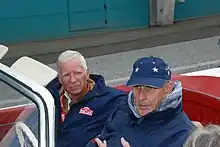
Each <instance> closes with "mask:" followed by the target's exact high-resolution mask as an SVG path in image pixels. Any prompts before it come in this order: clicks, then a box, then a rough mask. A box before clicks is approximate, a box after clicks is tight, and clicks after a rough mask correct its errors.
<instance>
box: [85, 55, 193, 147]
mask: <svg viewBox="0 0 220 147" xmlns="http://www.w3.org/2000/svg"><path fill="white" fill-rule="evenodd" d="M127 86H131V87H132V91H131V92H130V93H129V95H128V99H127V101H126V102H124V104H123V105H121V107H120V108H118V109H116V110H115V111H114V112H113V113H112V115H111V116H110V117H109V119H108V121H107V123H106V126H105V128H104V130H103V131H102V133H101V134H100V136H99V139H97V144H98V146H99V147H106V146H108V147H121V146H124V147H125V146H131V147H171V146H172V147H181V146H183V144H184V142H185V140H186V139H187V137H188V135H189V132H190V131H191V130H192V129H193V128H194V127H195V126H194V125H193V123H192V122H191V121H190V120H189V118H188V117H187V115H186V114H185V113H184V112H183V110H182V86H181V83H180V82H179V81H171V70H170V68H169V66H168V65H167V64H166V63H165V62H164V61H163V60H162V59H161V58H158V57H143V58H140V59H138V60H137V61H136V62H135V63H134V65H133V71H132V74H131V76H130V79H129V80H128V82H127ZM101 141H102V142H101ZM126 141H128V142H126ZM125 142H126V143H127V145H123V144H124V143H125ZM128 143H129V144H130V145H129V144H128ZM94 145H96V144H92V143H89V144H88V146H94Z"/></svg>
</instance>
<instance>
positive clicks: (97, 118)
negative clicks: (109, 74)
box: [47, 75, 127, 147]
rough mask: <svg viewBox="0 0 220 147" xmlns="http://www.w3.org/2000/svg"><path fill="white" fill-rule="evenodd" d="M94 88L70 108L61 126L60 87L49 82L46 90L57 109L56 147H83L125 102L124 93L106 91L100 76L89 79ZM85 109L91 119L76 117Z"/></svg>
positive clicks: (56, 82)
mask: <svg viewBox="0 0 220 147" xmlns="http://www.w3.org/2000/svg"><path fill="white" fill-rule="evenodd" d="M90 78H91V79H92V80H94V81H95V85H94V87H93V89H92V90H91V91H89V92H88V93H87V94H86V95H85V96H84V97H83V98H82V101H80V102H78V103H76V104H73V105H72V106H71V107H70V110H69V112H68V113H67V116H66V119H65V121H64V123H63V124H60V118H61V117H60V116H61V115H60V109H61V107H60V100H59V97H60V96H59V92H58V89H59V88H60V83H59V82H58V79H55V80H54V81H52V82H51V83H50V84H49V85H48V86H47V88H48V89H49V91H50V92H51V93H52V95H53V96H54V98H55V105H56V108H57V117H58V119H57V124H58V125H57V128H58V131H57V143H56V146H57V147H85V145H86V144H87V142H88V141H89V140H91V139H93V138H94V137H95V136H97V135H98V134H100V132H101V130H102V129H103V127H104V124H105V122H106V120H107V119H108V117H109V115H110V114H111V113H112V112H113V110H114V109H115V108H117V106H118V105H120V102H121V100H122V99H127V94H126V93H124V92H123V91H119V90H116V89H114V88H110V87H107V86H106V85H105V82H104V78H103V77H102V76H100V75H90ZM85 107H88V108H90V109H91V110H92V111H93V113H92V116H90V115H85V114H81V113H79V112H80V110H82V108H85Z"/></svg>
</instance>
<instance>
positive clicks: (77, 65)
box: [58, 58, 85, 73]
mask: <svg viewBox="0 0 220 147" xmlns="http://www.w3.org/2000/svg"><path fill="white" fill-rule="evenodd" d="M58 66H59V68H58V69H59V72H60V73H62V72H70V71H73V72H74V71H76V72H83V71H85V68H84V67H83V66H82V63H81V62H80V59H78V58H75V59H72V60H68V61H64V62H60V63H59V65H58Z"/></svg>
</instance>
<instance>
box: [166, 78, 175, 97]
mask: <svg viewBox="0 0 220 147" xmlns="http://www.w3.org/2000/svg"><path fill="white" fill-rule="evenodd" d="M173 87H174V82H173V81H169V82H168V83H167V84H166V88H165V89H166V90H165V92H166V94H169V93H171V92H172V91H173Z"/></svg>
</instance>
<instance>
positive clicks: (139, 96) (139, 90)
mask: <svg viewBox="0 0 220 147" xmlns="http://www.w3.org/2000/svg"><path fill="white" fill-rule="evenodd" d="M172 84H173V83H170V82H169V83H166V84H165V85H164V86H163V87H162V88H153V87H149V86H135V87H133V88H132V90H133V94H134V103H135V105H136V107H137V110H138V113H139V114H140V115H141V116H145V115H146V114H148V113H150V112H152V111H154V110H156V109H157V108H158V107H159V105H160V104H161V102H162V101H163V99H165V98H166V96H167V94H169V92H171V91H172V87H173V85H172Z"/></svg>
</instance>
